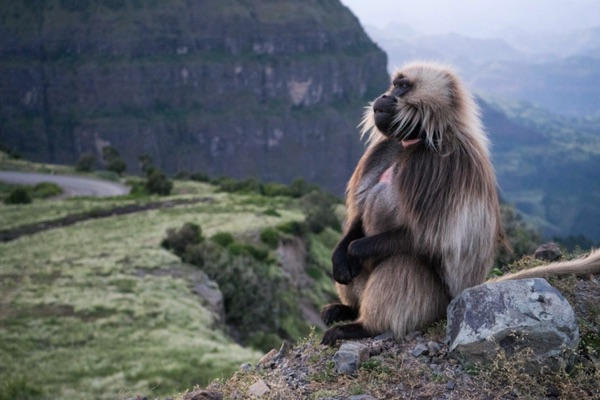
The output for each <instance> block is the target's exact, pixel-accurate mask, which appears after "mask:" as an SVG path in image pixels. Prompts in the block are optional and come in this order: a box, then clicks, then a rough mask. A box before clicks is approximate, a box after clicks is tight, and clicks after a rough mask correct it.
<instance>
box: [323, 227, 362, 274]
mask: <svg viewBox="0 0 600 400" xmlns="http://www.w3.org/2000/svg"><path fill="white" fill-rule="evenodd" d="M364 236H365V232H364V229H363V224H362V221H361V220H360V219H357V220H355V221H353V222H352V223H351V224H350V229H348V233H346V235H345V236H344V237H343V238H342V240H340V243H339V244H338V245H337V246H336V248H335V250H334V251H333V255H332V257H331V263H332V264H333V279H334V280H335V281H336V282H338V283H341V284H342V285H347V284H349V283H350V282H351V281H352V279H354V278H355V277H356V276H358V274H359V273H360V271H361V269H362V265H361V264H360V263H358V262H357V260H354V261H353V262H349V259H348V245H349V244H350V243H352V242H353V241H355V240H357V239H360V238H362V237H364Z"/></svg>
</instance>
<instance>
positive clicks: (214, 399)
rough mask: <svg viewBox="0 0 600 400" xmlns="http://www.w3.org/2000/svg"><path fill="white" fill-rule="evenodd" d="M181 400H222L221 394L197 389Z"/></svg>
mask: <svg viewBox="0 0 600 400" xmlns="http://www.w3.org/2000/svg"><path fill="white" fill-rule="evenodd" d="M183 400H223V393H221V392H213V391H210V390H202V389H198V390H194V391H193V392H191V393H188V394H186V395H185V396H183Z"/></svg>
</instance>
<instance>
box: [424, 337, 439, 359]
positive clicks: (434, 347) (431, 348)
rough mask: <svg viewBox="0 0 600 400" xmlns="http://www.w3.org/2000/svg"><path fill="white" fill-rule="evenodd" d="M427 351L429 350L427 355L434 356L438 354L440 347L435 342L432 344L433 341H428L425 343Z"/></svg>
mask: <svg viewBox="0 0 600 400" xmlns="http://www.w3.org/2000/svg"><path fill="white" fill-rule="evenodd" d="M427 349H428V350H429V355H430V356H434V355H436V354H438V353H439V352H440V350H441V349H442V345H441V344H439V343H437V342H434V341H433V340H430V341H429V342H427Z"/></svg>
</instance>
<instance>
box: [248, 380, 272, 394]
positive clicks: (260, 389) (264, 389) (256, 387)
mask: <svg viewBox="0 0 600 400" xmlns="http://www.w3.org/2000/svg"><path fill="white" fill-rule="evenodd" d="M270 391H271V389H269V387H268V386H267V384H266V383H265V381H263V380H262V379H259V380H258V381H257V382H256V383H255V384H253V385H252V386H250V387H249V388H248V394H250V395H252V396H256V397H260V396H264V395H265V394H267V393H269V392H270Z"/></svg>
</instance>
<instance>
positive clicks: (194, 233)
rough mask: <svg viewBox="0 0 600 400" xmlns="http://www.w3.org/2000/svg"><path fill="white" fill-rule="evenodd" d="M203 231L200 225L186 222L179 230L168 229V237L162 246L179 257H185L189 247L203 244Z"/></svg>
mask: <svg viewBox="0 0 600 400" xmlns="http://www.w3.org/2000/svg"><path fill="white" fill-rule="evenodd" d="M202 240H203V238H202V229H201V228H200V226H199V225H197V224H194V223H191V222H186V223H185V224H183V226H182V227H181V228H179V229H178V230H176V229H174V228H169V229H167V236H166V237H165V238H164V239H163V241H162V242H161V246H162V247H164V248H165V249H167V250H171V251H172V252H173V253H175V254H176V255H178V256H179V257H183V255H184V254H185V251H186V249H187V247H188V246H193V245H195V244H198V243H200V242H202Z"/></svg>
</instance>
